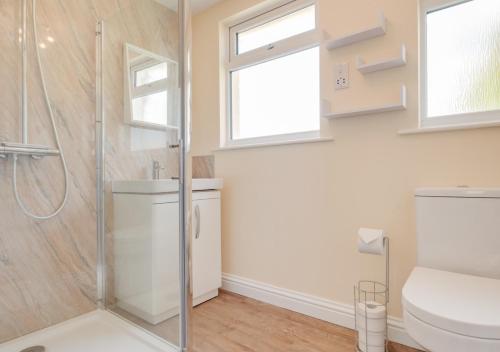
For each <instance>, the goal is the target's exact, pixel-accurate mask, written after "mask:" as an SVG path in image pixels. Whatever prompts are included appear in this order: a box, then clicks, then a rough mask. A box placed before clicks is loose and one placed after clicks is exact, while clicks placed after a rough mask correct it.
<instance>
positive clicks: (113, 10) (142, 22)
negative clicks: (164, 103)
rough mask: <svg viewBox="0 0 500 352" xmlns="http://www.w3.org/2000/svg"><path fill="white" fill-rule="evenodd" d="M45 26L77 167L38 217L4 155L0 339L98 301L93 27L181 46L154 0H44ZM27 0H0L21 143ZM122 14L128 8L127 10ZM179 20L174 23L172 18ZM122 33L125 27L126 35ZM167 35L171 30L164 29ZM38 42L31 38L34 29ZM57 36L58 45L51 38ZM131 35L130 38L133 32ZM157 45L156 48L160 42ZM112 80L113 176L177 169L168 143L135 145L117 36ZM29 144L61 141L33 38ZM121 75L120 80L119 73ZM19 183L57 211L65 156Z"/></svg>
mask: <svg viewBox="0 0 500 352" xmlns="http://www.w3.org/2000/svg"><path fill="white" fill-rule="evenodd" d="M37 3H38V30H39V37H40V41H41V42H43V43H44V44H45V45H46V48H45V49H41V56H42V61H43V64H44V69H45V74H46V78H47V86H48V90H49V94H50V99H51V104H52V107H53V109H54V113H55V118H56V122H57V126H58V128H59V133H60V136H61V142H62V145H63V148H64V152H65V155H66V158H67V163H68V169H69V198H68V203H67V206H66V207H65V209H64V210H63V211H62V212H61V213H60V214H59V215H58V216H57V217H56V218H54V219H52V220H49V221H34V220H31V219H30V218H28V217H26V216H25V215H24V214H23V213H22V212H21V210H20V209H19V208H18V206H17V204H16V202H15V200H14V196H13V194H12V162H11V161H10V160H2V159H0V202H1V205H2V211H1V212H0V342H3V341H6V340H9V339H12V338H15V337H18V336H21V335H23V334H27V333H29V332H32V331H34V330H37V329H41V328H45V327H47V326H50V325H52V324H56V323H59V322H61V321H64V320H66V319H69V318H72V317H74V316H77V315H79V314H82V313H85V312H88V311H90V310H93V309H95V308H96V304H95V302H96V243H97V242H96V201H95V199H96V197H95V192H96V176H95V125H94V123H95V95H96V90H95V75H96V70H95V55H96V52H95V43H96V40H95V38H96V37H95V24H96V22H97V20H98V19H100V18H106V19H109V21H113V20H114V19H117V17H114V16H117V15H116V14H119V13H121V14H125V15H123V17H122V18H121V19H120V20H118V21H119V22H121V23H120V25H119V26H117V29H118V32H117V36H116V39H117V40H118V39H119V38H122V37H120V35H121V34H123V35H124V37H127V36H128V35H130V38H131V40H133V41H134V42H136V43H137V45H139V46H143V47H146V48H150V49H151V50H153V49H158V50H160V49H161V50H165V52H168V53H169V54H170V55H173V56H175V55H176V53H177V47H176V43H177V42H176V40H177V32H176V30H177V28H176V25H177V24H176V22H175V21H176V19H175V15H174V14H173V13H169V14H165V13H166V11H164V9H163V8H162V9H160V8H159V7H157V6H159V5H158V4H156V3H153V2H152V1H151V0H143V1H132V0H64V1H61V0H39V1H37ZM20 4H21V1H19V0H0V33H2V34H1V35H0V50H1V52H0V82H1V83H2V88H1V94H0V140H8V141H15V142H17V141H19V110H20V109H19V106H20V101H19V100H20V92H19V89H20V88H19V87H20V83H19V82H20V48H19V43H18V31H19V26H20V23H21V22H20V20H21V18H20ZM120 16H121V15H120ZM171 22H172V23H171ZM120 31H121V34H120ZM164 32H168V33H169V34H168V36H164V35H163V33H164ZM29 37H30V40H31V38H32V34H31V32H29ZM49 37H51V38H53V39H54V41H53V42H51V41H49V40H48V38H49ZM127 40H128V37H127ZM155 43H159V44H158V45H159V46H158V48H156V47H154V44H155ZM109 45H112V46H114V47H113V50H114V49H116V54H113V55H114V56H112V57H110V58H108V59H106V60H110V64H109V66H108V70H109V71H108V72H106V77H107V79H108V80H111V81H112V82H111V84H110V85H109V86H108V89H109V90H108V92H112V94H108V96H107V97H106V101H105V104H106V111H107V113H108V114H107V117H108V121H107V128H108V129H107V131H108V133H107V138H106V142H107V150H106V156H107V160H108V163H107V167H108V174H107V178H108V180H111V179H116V178H137V177H145V176H146V175H147V173H148V171H147V170H148V167H149V163H150V161H151V160H152V158H158V159H160V160H162V162H164V163H165V164H167V165H168V166H169V169H168V170H167V172H168V173H171V174H175V173H176V172H177V169H176V165H177V156H176V155H175V153H173V152H170V153H167V152H166V151H165V150H164V149H159V150H153V151H144V152H132V151H131V150H130V145H129V142H128V141H130V128H128V127H127V126H124V125H123V123H122V121H123V118H122V112H121V108H122V106H123V102H122V94H123V93H122V83H121V82H120V79H121V78H120V77H119V76H120V75H118V74H115V73H112V72H111V69H116V70H119V71H120V74H121V72H122V71H121V66H119V65H120V59H121V58H120V57H119V54H117V52H118V51H120V54H121V49H120V50H118V46H119V42H118V41H116V42H113V41H112V42H111V43H110V44H109ZM29 50H30V53H31V55H30V59H29V112H30V121H29V122H30V123H29V135H30V142H31V143H36V144H44V145H49V146H54V145H55V143H54V136H53V134H52V131H51V128H50V122H49V117H48V114H47V108H46V106H45V102H44V100H43V95H42V92H41V84H40V79H39V73H38V70H37V68H36V61H35V59H34V52H33V44H30V46H29ZM115 79H116V80H115ZM18 186H19V189H20V193H21V197H22V198H23V199H24V200H25V202H26V204H27V206H28V207H30V208H31V209H32V210H33V211H35V212H37V213H49V212H50V211H51V210H53V209H54V208H55V207H56V206H57V204H58V203H59V201H60V199H61V197H62V196H63V191H64V184H63V174H62V168H61V164H60V161H59V159H58V158H45V159H42V160H29V159H26V158H23V159H22V160H20V162H19V176H18Z"/></svg>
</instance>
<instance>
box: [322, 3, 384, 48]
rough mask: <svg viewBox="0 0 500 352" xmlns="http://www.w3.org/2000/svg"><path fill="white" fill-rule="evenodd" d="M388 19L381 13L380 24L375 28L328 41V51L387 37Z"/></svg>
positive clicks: (326, 44)
mask: <svg viewBox="0 0 500 352" xmlns="http://www.w3.org/2000/svg"><path fill="white" fill-rule="evenodd" d="M385 24H386V19H385V16H384V13H383V12H381V13H380V18H379V23H378V24H377V25H376V26H375V27H370V28H366V29H363V30H361V31H358V32H354V33H350V34H346V35H344V36H342V37H338V38H334V39H330V40H327V41H326V43H325V46H326V48H327V49H328V50H333V49H337V48H340V47H342V46H346V45H350V44H353V43H357V42H361V41H363V40H367V39H371V38H375V37H380V36H382V35H385Z"/></svg>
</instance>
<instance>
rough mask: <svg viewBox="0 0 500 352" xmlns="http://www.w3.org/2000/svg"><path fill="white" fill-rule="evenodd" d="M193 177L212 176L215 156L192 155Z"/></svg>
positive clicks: (213, 175)
mask: <svg viewBox="0 0 500 352" xmlns="http://www.w3.org/2000/svg"><path fill="white" fill-rule="evenodd" d="M192 168H193V178H214V177H215V157H214V156H213V155H200V156H193V164H192Z"/></svg>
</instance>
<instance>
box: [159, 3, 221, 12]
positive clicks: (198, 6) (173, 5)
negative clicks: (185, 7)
mask: <svg viewBox="0 0 500 352" xmlns="http://www.w3.org/2000/svg"><path fill="white" fill-rule="evenodd" d="M156 1H158V2H159V3H160V4H162V5H165V6H166V7H168V8H170V9H172V10H174V11H175V10H177V0H156ZM220 1H221V0H191V7H192V8H193V14H197V13H200V12H202V11H203V10H206V9H208V8H209V7H210V6H213V5H215V4H216V3H218V2H220Z"/></svg>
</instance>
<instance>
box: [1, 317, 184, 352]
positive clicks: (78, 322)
mask: <svg viewBox="0 0 500 352" xmlns="http://www.w3.org/2000/svg"><path fill="white" fill-rule="evenodd" d="M32 346H44V347H45V350H46V351H47V352H68V351H71V352H89V351H92V352H110V351H120V352H137V351H141V352H177V351H178V349H177V348H175V346H174V345H171V344H169V343H167V342H165V341H164V340H161V339H160V338H158V337H156V336H154V335H152V334H150V333H148V332H146V331H145V330H143V329H142V328H139V327H137V326H135V325H133V324H130V323H128V322H126V321H125V320H123V319H122V318H119V317H118V316H116V315H114V314H112V313H110V312H108V311H105V310H96V311H93V312H91V313H87V314H84V315H81V316H79V317H76V318H73V319H71V320H67V321H65V322H63V323H60V324H58V325H54V326H52V327H49V328H47V329H44V330H40V331H37V332H34V333H31V334H28V335H25V336H23V337H20V338H18V339H15V340H12V341H10V342H6V343H4V344H0V352H20V351H23V350H25V349H27V348H29V347H32Z"/></svg>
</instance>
